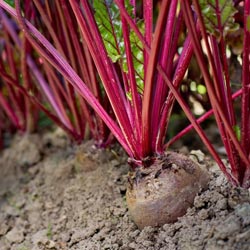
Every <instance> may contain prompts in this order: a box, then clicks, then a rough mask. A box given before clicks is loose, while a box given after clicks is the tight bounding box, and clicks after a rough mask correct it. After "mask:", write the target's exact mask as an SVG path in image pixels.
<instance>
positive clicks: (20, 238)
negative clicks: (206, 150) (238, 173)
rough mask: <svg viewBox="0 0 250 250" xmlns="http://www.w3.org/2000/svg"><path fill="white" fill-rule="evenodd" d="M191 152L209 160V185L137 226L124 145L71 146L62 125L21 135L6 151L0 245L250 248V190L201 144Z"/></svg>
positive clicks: (92, 249) (77, 249) (21, 248)
mask: <svg viewBox="0 0 250 250" xmlns="http://www.w3.org/2000/svg"><path fill="white" fill-rule="evenodd" d="M193 153H195V154H196V156H195V157H194V156H193ZM197 156H198V157H197ZM190 157H193V158H194V159H196V158H199V163H200V164H201V165H202V167H206V168H208V170H209V173H210V182H209V188H208V189H207V190H204V191H201V192H200V193H199V194H198V195H197V196H196V198H195V201H194V205H193V206H192V207H191V208H190V209H188V211H187V214H186V215H185V216H183V217H181V218H179V220H178V221H177V222H176V223H174V224H165V225H164V226H162V227H159V228H157V227H156V228H152V227H146V228H144V229H143V230H138V229H137V227H136V226H135V224H134V223H133V222H132V221H131V218H130V215H129V213H128V209H127V205H126V200H125V193H126V182H127V174H128V171H129V167H128V165H127V163H126V160H127V158H126V156H125V154H124V153H123V152H122V150H121V149H120V148H119V147H116V148H114V149H110V150H101V149H96V148H95V147H94V146H93V143H92V142H91V141H90V142H86V143H85V144H82V145H80V146H72V145H71V144H70V142H69V141H68V139H67V138H66V136H65V135H64V134H63V133H62V132H60V130H58V131H56V132H54V133H46V134H45V135H43V136H41V135H29V136H28V135H26V136H22V137H19V136H16V137H15V138H14V139H13V140H12V143H11V146H10V147H9V148H7V149H5V150H3V151H2V152H1V153H0V171H1V175H0V249H1V250H8V249H11V250H41V249H42V250H45V249H52V250H53V249H54V250H68V249H69V250H83V249H89V250H99V249H100V250H104V249H121V250H130V249H131V250H132V249H136V250H146V249H147V250H149V249H150V250H158V249H159V250H160V249H161V250H175V249H180V250H182V249H183V250H195V249H200V250H201V249H206V250H217V249H218V250H220V249H223V250H247V249H250V195H249V191H248V190H243V189H240V188H236V187H233V186H232V185H231V184H229V183H228V182H227V180H226V179H225V177H224V176H223V175H222V174H221V172H220V170H219V169H218V167H217V165H216V164H215V163H214V162H213V161H212V160H211V159H210V158H209V157H204V156H203V154H202V153H200V151H196V152H192V154H190Z"/></svg>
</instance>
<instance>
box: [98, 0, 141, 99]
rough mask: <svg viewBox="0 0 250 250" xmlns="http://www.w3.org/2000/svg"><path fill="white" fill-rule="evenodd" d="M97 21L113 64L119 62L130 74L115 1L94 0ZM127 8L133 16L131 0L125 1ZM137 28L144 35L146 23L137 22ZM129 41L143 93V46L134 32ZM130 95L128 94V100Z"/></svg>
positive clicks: (136, 77) (139, 85) (137, 82)
mask: <svg viewBox="0 0 250 250" xmlns="http://www.w3.org/2000/svg"><path fill="white" fill-rule="evenodd" d="M93 7H94V10H95V20H96V23H97V25H98V29H99V31H100V34H101V36H102V39H103V42H104V45H105V48H106V50H107V53H108V56H109V57H110V58H111V60H112V62H114V63H116V62H118V63H119V65H120V66H121V69H122V71H123V72H124V73H128V67H127V59H126V53H125V45H124V39H123V35H122V34H123V32H122V22H121V17H120V11H119V7H118V6H117V5H116V4H115V3H114V1H113V0H109V1H108V0H94V2H93ZM125 8H126V10H127V12H128V14H129V15H130V16H131V17H132V18H134V16H133V6H132V5H131V4H130V1H129V0H125ZM137 26H138V28H139V29H140V31H141V32H142V33H144V23H143V22H141V21H138V22H137ZM129 40H130V44H131V51H132V56H133V64H134V69H135V79H136V84H137V87H138V92H139V93H141V94H142V93H143V88H144V81H143V79H144V67H143V62H144V58H143V45H142V43H141V41H140V40H139V38H138V36H137V35H136V34H135V32H134V31H132V30H130V35H129ZM129 96H130V95H129V94H128V93H127V97H128V99H130V97H129Z"/></svg>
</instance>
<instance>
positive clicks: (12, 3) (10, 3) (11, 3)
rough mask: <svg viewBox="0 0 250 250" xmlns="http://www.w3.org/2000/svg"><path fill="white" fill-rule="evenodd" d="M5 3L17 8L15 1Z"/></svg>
mask: <svg viewBox="0 0 250 250" xmlns="http://www.w3.org/2000/svg"><path fill="white" fill-rule="evenodd" d="M4 2H6V3H7V4H8V5H10V6H11V7H13V8H14V7H15V1H14V0H4Z"/></svg>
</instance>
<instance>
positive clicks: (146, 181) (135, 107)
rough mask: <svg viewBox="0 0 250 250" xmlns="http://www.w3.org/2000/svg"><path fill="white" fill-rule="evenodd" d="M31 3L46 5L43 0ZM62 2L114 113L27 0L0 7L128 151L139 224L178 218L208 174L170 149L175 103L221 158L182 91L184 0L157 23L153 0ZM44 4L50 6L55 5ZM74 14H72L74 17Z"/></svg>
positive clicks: (164, 8)
mask: <svg viewBox="0 0 250 250" xmlns="http://www.w3.org/2000/svg"><path fill="white" fill-rule="evenodd" d="M29 2H34V3H35V4H36V6H37V9H39V5H38V4H39V1H29ZM58 2H59V5H60V6H62V8H61V13H62V14H63V15H65V19H64V20H65V24H64V25H65V27H67V29H68V31H69V32H75V33H77V34H80V37H78V39H80V42H79V43H80V45H81V46H84V47H85V46H86V48H87V49H88V51H89V56H90V57H91V62H93V65H94V67H95V68H96V71H95V78H96V79H98V80H99V83H101V84H102V85H101V86H102V88H101V91H102V93H105V94H106V95H107V98H108V101H109V104H110V107H111V111H109V110H108V111H107V109H105V106H104V104H103V103H102V102H101V101H100V99H99V98H98V97H97V96H96V94H95V92H94V90H93V88H91V86H90V85H89V84H88V82H87V81H86V79H85V78H84V75H83V74H82V72H80V71H78V70H77V69H76V68H74V66H73V65H72V63H71V61H70V60H69V58H67V57H65V55H64V54H63V51H61V50H60V48H59V47H58V46H57V45H56V44H55V43H54V42H55V41H53V38H51V37H47V35H46V33H45V34H42V33H41V32H40V29H39V30H38V29H37V28H36V23H34V24H33V23H31V22H29V21H28V20H29V17H28V16H27V15H25V11H23V12H22V10H21V7H20V0H15V8H11V7H10V6H9V5H8V4H6V3H5V2H4V1H3V0H1V1H0V6H1V7H2V8H3V9H4V10H5V11H6V12H7V13H8V14H9V15H11V16H12V17H13V18H15V19H16V20H17V22H18V25H19V26H20V28H21V29H22V30H23V31H24V34H25V38H26V39H27V40H28V41H29V43H30V44H31V46H32V48H33V49H34V50H35V51H36V53H37V55H39V57H41V58H42V59H43V62H44V63H46V65H50V67H47V70H52V69H53V70H56V71H57V72H58V73H60V74H61V76H62V77H63V78H64V79H65V81H67V82H68V83H70V84H71V85H72V86H73V87H74V89H75V90H76V91H77V93H79V94H80V95H81V96H82V97H83V98H84V100H85V101H86V103H87V104H88V105H89V106H90V107H91V108H92V109H93V110H94V111H95V112H96V113H97V114H98V116H99V117H100V118H101V119H102V120H103V121H104V122H105V124H106V126H107V127H108V128H109V129H110V131H111V132H112V134H113V135H114V136H115V138H116V139H117V140H118V142H119V143H120V144H121V146H122V147H123V148H124V150H125V151H126V153H127V154H128V156H129V160H128V162H129V164H130V166H131V172H130V174H129V180H128V183H129V184H128V189H127V195H126V196H127V203H128V207H129V210H130V213H131V216H132V218H133V220H134V221H135V223H136V224H137V225H138V227H139V228H143V227H144V226H149V225H151V226H157V225H163V224H165V223H169V222H173V221H176V220H177V218H178V217H179V216H182V215H183V214H184V213H185V212H186V209H187V208H188V207H189V206H190V204H192V202H193V200H194V197H195V195H196V194H197V193H198V192H199V191H200V189H201V188H204V187H205V186H206V184H207V181H208V176H207V173H206V171H205V170H203V169H201V168H200V167H199V166H198V165H197V164H196V163H194V162H193V161H192V160H191V159H189V158H188V157H186V156H184V155H181V154H178V153H175V152H170V151H166V149H167V145H168V144H167V143H166V142H165V140H166V133H167V128H168V122H169V118H170V116H171V113H172V109H173V105H174V102H175V101H177V102H178V103H179V105H180V106H181V108H182V109H183V111H184V112H185V115H186V116H187V118H188V119H189V120H190V122H191V124H192V126H193V127H194V128H195V129H196V131H197V132H198V133H199V135H200V137H201V139H202V140H203V142H204V144H205V145H206V146H207V147H208V148H209V150H210V152H211V154H212V155H213V156H214V157H218V155H217V154H216V152H215V150H214V148H213V146H212V145H211V143H210V142H209V140H208V139H207V137H206V135H205V134H204V132H203V130H202V129H201V127H200V126H199V123H198V122H197V121H196V119H195V117H194V115H193V114H192V112H191V110H190V108H189V106H188V105H187V103H186V102H185V101H184V99H183V98H182V96H181V94H180V91H179V89H180V85H181V82H182V80H183V79H184V76H185V73H186V71H187V69H188V66H189V63H190V60H191V57H192V55H193V46H192V40H191V38H190V36H185V37H184V38H183V36H182V34H183V32H182V30H183V29H185V27H186V24H185V22H184V18H183V17H184V13H183V12H182V10H181V9H180V8H179V1H177V0H174V1H169V0H166V1H162V2H161V3H159V6H158V12H159V13H158V15H157V20H156V22H154V17H153V14H154V12H153V1H152V0H145V1H143V4H142V12H141V13H138V12H137V9H136V1H124V0H114V1H97V0H94V1H84V0H82V1H76V0H69V1H65V0H59V1H58ZM44 3H45V6H48V3H49V2H48V1H44ZM23 7H24V9H25V2H23ZM67 11H70V13H73V15H70V16H69V15H67ZM40 12H41V11H40ZM41 13H42V12H41ZM48 13H50V12H48ZM23 14H24V16H23ZM50 15H51V17H52V16H53V15H52V14H50ZM41 16H42V17H41V22H42V23H43V22H44V23H45V26H46V27H47V29H49V27H50V26H51V27H52V26H53V25H54V23H53V18H51V22H50V23H49V22H47V21H45V19H44V18H43V16H44V15H41ZM72 20H73V21H72ZM72 22H73V23H74V26H72V25H71V23H72ZM40 25H41V24H40ZM39 27H40V26H38V28H39ZM51 27H50V28H51ZM53 27H54V31H55V35H56V36H58V37H59V36H60V34H61V33H60V32H59V33H57V27H56V25H55V26H53ZM195 28H196V29H197V33H199V28H198V27H195ZM50 33H51V32H50ZM50 35H51V34H50ZM54 40H55V39H54ZM180 43H181V44H180ZM59 45H60V42H59ZM180 48H181V49H180ZM77 53H80V51H78V50H77ZM79 56H80V55H79ZM83 63H84V65H81V66H83V67H85V68H86V67H88V63H89V61H84V62H83ZM92 80H93V79H91V81H90V83H91V84H93V82H92ZM54 94H56V93H54ZM218 161H219V160H218Z"/></svg>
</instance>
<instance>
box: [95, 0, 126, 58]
mask: <svg viewBox="0 0 250 250" xmlns="http://www.w3.org/2000/svg"><path fill="white" fill-rule="evenodd" d="M93 7H94V10H95V20H96V23H97V25H98V29H99V31H100V33H101V36H102V39H103V42H104V45H105V48H106V50H107V52H108V55H109V57H110V58H111V60H112V62H117V61H118V60H119V59H120V58H121V57H122V54H124V51H122V50H124V45H122V42H123V41H122V27H121V20H120V16H119V8H118V7H117V5H116V4H114V3H113V1H107V0H102V1H100V0H94V3H93Z"/></svg>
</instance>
